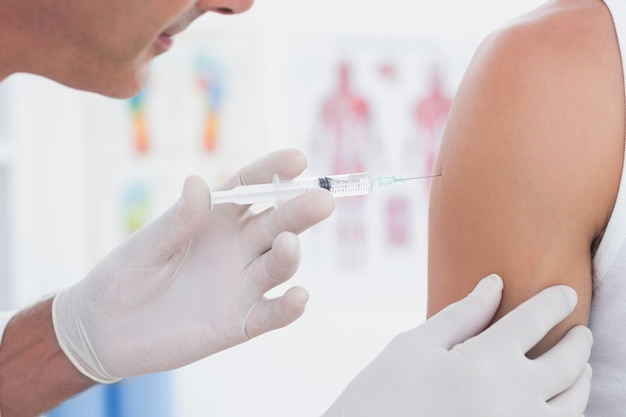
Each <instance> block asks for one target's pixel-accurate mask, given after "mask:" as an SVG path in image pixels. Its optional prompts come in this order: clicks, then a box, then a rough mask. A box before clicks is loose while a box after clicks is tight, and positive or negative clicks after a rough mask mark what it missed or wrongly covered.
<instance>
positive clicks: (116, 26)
mask: <svg viewBox="0 0 626 417" xmlns="http://www.w3.org/2000/svg"><path fill="white" fill-rule="evenodd" d="M27 1H30V0H27ZM253 2H254V0H64V1H63V2H57V1H53V3H55V4H56V7H55V8H54V12H53V13H54V16H52V17H51V16H50V15H48V16H47V17H44V19H46V20H48V21H52V22H55V23H53V24H54V26H55V27H54V29H55V31H53V32H48V34H50V33H53V34H54V35H53V36H54V38H56V43H55V44H54V47H55V48H56V52H60V56H57V59H59V60H61V61H59V63H58V64H56V66H54V67H53V68H54V69H53V72H54V73H53V74H42V75H46V76H50V78H53V79H55V80H57V81H59V82H61V83H63V84H66V85H69V86H71V87H74V88H79V89H83V90H87V91H93V92H97V93H100V94H104V95H107V96H111V97H130V96H132V95H134V94H136V93H137V92H138V91H139V90H140V89H141V88H142V86H143V85H144V83H145V80H146V77H147V73H148V68H149V64H150V61H151V60H152V59H153V58H154V57H155V56H157V55H159V54H161V53H164V52H166V51H167V50H168V49H169V48H170V47H171V46H172V42H173V36H174V35H176V34H177V33H180V32H181V31H183V30H184V29H185V28H187V26H188V25H189V24H190V23H191V22H193V21H194V20H195V19H196V18H198V17H199V16H201V15H203V14H204V13H206V12H215V13H222V14H234V13H241V12H243V11H245V10H248V9H249V8H250V7H251V6H252V3H253Z"/></svg>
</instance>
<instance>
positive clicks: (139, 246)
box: [52, 150, 334, 383]
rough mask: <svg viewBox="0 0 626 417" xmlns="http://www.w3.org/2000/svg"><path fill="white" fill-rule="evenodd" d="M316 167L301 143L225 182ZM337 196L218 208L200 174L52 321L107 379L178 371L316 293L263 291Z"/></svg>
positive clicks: (293, 315)
mask: <svg viewBox="0 0 626 417" xmlns="http://www.w3.org/2000/svg"><path fill="white" fill-rule="evenodd" d="M305 166H306V158H305V157H304V155H303V154H302V153H300V152H298V151H295V150H284V151H278V152H275V153H272V154H270V155H268V156H266V157H264V158H262V159H260V160H259V161H257V162H255V163H253V164H251V165H249V166H247V167H245V168H244V169H243V170H241V171H240V172H239V173H237V174H236V175H234V176H233V177H232V178H230V179H229V180H227V181H226V182H225V183H224V184H223V185H222V186H221V187H220V188H221V189H230V188H233V187H235V186H238V185H248V184H256V183H266V182H271V181H272V177H273V175H274V174H275V173H276V174H278V175H279V177H280V178H285V179H290V178H294V177H295V176H297V175H299V174H300V173H301V172H302V171H303V170H304V168H305ZM333 208H334V199H333V197H332V196H331V195H330V193H328V192H327V191H325V190H314V191H311V192H309V193H306V194H304V195H302V196H299V197H297V198H294V199H293V200H290V201H287V202H284V203H282V204H281V206H280V207H279V208H278V209H276V210H275V209H272V208H270V209H268V210H266V211H263V212H261V213H259V214H253V213H252V212H251V211H250V210H248V207H246V206H236V205H233V204H223V205H219V206H216V207H214V208H213V209H212V210H211V196H210V191H209V188H208V187H207V186H206V184H205V183H204V182H203V181H202V180H201V179H200V178H198V177H190V178H188V179H187V181H186V182H185V185H184V188H183V192H182V196H181V198H180V199H179V200H178V202H176V204H174V205H173V206H172V207H171V208H170V209H169V210H168V211H166V212H165V213H164V214H163V215H162V216H161V217H160V218H158V219H157V220H155V221H154V222H152V223H151V224H149V225H147V226H146V227H144V228H142V229H140V230H138V231H137V232H135V233H134V234H133V235H131V236H130V237H129V238H128V239H127V240H126V241H125V242H123V243H122V244H121V245H120V246H118V247H117V248H116V249H114V250H113V251H112V252H111V253H110V254H109V255H107V256H106V257H105V258H104V259H103V260H102V261H101V262H100V263H99V264H98V265H97V266H96V267H95V268H94V269H93V270H92V271H91V272H90V273H89V274H88V275H87V277H86V278H84V279H83V280H82V281H80V282H79V283H77V284H76V285H74V286H72V287H71V288H69V289H67V290H65V291H62V292H60V293H59V294H57V295H56V297H55V299H54V302H53V308H52V311H53V322H54V328H55V331H56V335H57V340H58V342H59V345H60V346H61V348H62V349H63V351H64V352H65V353H66V355H67V356H68V358H69V359H70V360H71V361H72V363H73V364H74V365H75V366H76V367H77V368H78V369H79V370H80V371H81V372H82V373H83V374H85V375H86V376H88V377H90V378H91V379H93V380H95V381H98V382H104V383H106V382H114V381H116V380H118V379H120V378H124V377H129V376H136V375H141V374H146V373H153V372H159V371H165V370H171V369H174V368H178V367H181V366H183V365H186V364H189V363H191V362H194V361H196V360H198V359H201V358H204V357H206V356H208V355H211V354H213V353H215V352H218V351H220V350H222V349H226V348H228V347H231V346H233V345H236V344H239V343H242V342H245V341H247V340H248V339H250V338H252V337H255V336H258V335H260V334H262V333H265V332H268V331H270V330H273V329H277V328H279V327H283V326H285V325H287V324H289V323H291V322H292V321H294V320H295V319H297V318H298V317H299V316H300V315H301V314H302V312H303V311H304V306H305V304H306V301H307V299H308V294H307V292H306V291H305V290H304V289H302V288H299V287H294V288H290V289H289V290H287V291H286V292H285V293H284V295H282V296H281V297H278V298H275V299H266V298H265V297H264V294H265V293H266V292H267V291H268V290H270V289H272V288H274V287H276V286H277V285H279V284H281V283H283V282H285V281H286V280H287V279H289V278H290V277H291V276H292V275H293V274H294V273H295V272H296V270H297V268H298V265H299V259H300V247H299V241H298V238H297V237H296V235H297V234H299V233H300V232H302V231H304V230H305V229H307V228H309V227H310V226H312V225H314V224H316V223H318V222H320V221H321V220H323V219H325V218H326V217H328V216H329V215H330V214H331V212H332V210H333Z"/></svg>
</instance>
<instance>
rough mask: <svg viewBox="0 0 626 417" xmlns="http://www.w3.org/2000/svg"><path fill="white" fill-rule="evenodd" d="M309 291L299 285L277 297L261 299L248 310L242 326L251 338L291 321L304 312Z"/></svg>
mask: <svg viewBox="0 0 626 417" xmlns="http://www.w3.org/2000/svg"><path fill="white" fill-rule="evenodd" d="M308 300H309V293H308V292H307V291H306V290H305V289H304V288H301V287H293V288H290V289H289V290H287V292H286V293H285V294H283V295H282V296H281V297H278V298H272V299H265V298H263V299H261V300H259V302H258V303H256V305H254V307H253V308H252V310H251V311H250V314H249V315H248V318H247V319H246V322H245V323H244V328H245V332H246V335H247V336H248V338H250V339H252V338H253V337H257V336H259V335H261V334H263V333H267V332H269V331H271V330H275V329H279V328H281V327H285V326H287V325H288V324H291V323H293V322H294V321H295V320H296V319H297V318H298V317H300V316H301V315H302V313H304V307H305V306H306V303H307V301H308Z"/></svg>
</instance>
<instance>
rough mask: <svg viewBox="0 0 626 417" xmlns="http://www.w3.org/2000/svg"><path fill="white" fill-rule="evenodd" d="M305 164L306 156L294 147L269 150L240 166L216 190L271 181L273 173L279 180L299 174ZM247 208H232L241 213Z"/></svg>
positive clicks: (243, 206)
mask: <svg viewBox="0 0 626 417" xmlns="http://www.w3.org/2000/svg"><path fill="white" fill-rule="evenodd" d="M306 166H307V159H306V156H305V155H304V154H303V153H302V152H300V151H298V150H296V149H282V150H278V151H274V152H271V153H269V154H267V155H265V156H263V157H261V158H259V159H257V160H256V161H253V162H251V163H249V164H248V165H246V166H244V167H243V168H241V169H240V170H239V171H237V172H236V173H235V174H234V175H233V176H231V177H230V178H228V179H227V180H226V181H225V182H224V183H222V184H221V185H220V186H219V187H217V188H216V190H218V189H219V190H230V189H232V188H235V187H238V186H240V185H252V184H264V183H271V182H272V181H273V179H274V174H276V175H278V178H279V179H281V180H285V179H292V178H295V177H297V176H298V175H300V174H301V173H302V172H303V171H304V169H305V168H306ZM247 209H248V206H245V205H242V206H238V207H236V208H233V210H235V211H237V212H239V213H241V212H244V211H246V210H247Z"/></svg>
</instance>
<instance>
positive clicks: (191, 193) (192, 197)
mask: <svg viewBox="0 0 626 417" xmlns="http://www.w3.org/2000/svg"><path fill="white" fill-rule="evenodd" d="M210 209H211V193H210V191H209V187H208V186H207V185H206V183H205V182H204V180H202V179H201V178H200V177H198V176H191V177H188V178H187V179H186V180H185V184H184V186H183V191H182V194H181V196H180V198H179V199H178V201H177V202H176V203H175V204H174V205H173V206H171V207H170V208H169V209H168V210H167V211H165V212H164V213H163V214H162V215H161V216H160V217H159V218H157V219H156V220H154V221H153V222H152V223H150V224H148V225H146V226H145V227H143V228H141V229H139V230H138V231H137V232H136V233H135V234H134V235H133V236H132V237H131V238H130V239H129V240H128V242H129V243H128V244H130V245H139V246H140V248H139V249H140V250H141V253H144V254H146V256H148V257H150V259H145V258H141V259H139V258H137V257H136V253H137V251H131V250H128V248H127V247H126V246H123V248H124V251H122V252H121V256H125V255H124V254H125V253H130V254H133V257H132V258H130V259H127V264H128V265H131V266H132V265H133V264H135V263H136V262H141V265H139V267H141V268H142V269H145V268H147V267H150V266H153V264H157V263H159V262H160V261H162V260H163V259H165V260H170V261H171V260H172V258H175V257H176V256H178V257H180V258H181V259H182V258H183V257H184V255H185V252H186V250H187V246H188V243H189V242H190V241H191V239H192V238H193V236H194V235H195V234H196V233H197V231H198V230H199V228H200V226H201V225H202V223H203V222H204V220H205V219H206V216H207V214H208V213H209V210H210ZM170 263H171V264H172V265H173V266H176V265H177V262H175V261H174V262H170Z"/></svg>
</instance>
